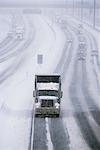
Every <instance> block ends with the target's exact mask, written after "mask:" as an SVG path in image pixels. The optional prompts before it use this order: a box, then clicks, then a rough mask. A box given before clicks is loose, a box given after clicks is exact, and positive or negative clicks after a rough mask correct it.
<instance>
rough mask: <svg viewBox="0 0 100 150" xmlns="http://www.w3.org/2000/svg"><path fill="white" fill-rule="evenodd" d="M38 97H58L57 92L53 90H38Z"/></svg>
mask: <svg viewBox="0 0 100 150" xmlns="http://www.w3.org/2000/svg"><path fill="white" fill-rule="evenodd" d="M38 96H56V97H58V91H55V90H39V91H38Z"/></svg>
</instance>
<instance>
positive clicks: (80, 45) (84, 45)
mask: <svg viewBox="0 0 100 150" xmlns="http://www.w3.org/2000/svg"><path fill="white" fill-rule="evenodd" d="M78 47H79V49H80V50H82V49H84V50H85V49H86V43H85V42H80V43H79V46H78Z"/></svg>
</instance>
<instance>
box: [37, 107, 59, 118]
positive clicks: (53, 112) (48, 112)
mask: <svg viewBox="0 0 100 150" xmlns="http://www.w3.org/2000/svg"><path fill="white" fill-rule="evenodd" d="M59 114H60V108H54V107H50V108H48V107H44V108H35V116H43V117H44V116H45V117H46V116H48V117H49V116H50V117H54V116H55V117H59Z"/></svg>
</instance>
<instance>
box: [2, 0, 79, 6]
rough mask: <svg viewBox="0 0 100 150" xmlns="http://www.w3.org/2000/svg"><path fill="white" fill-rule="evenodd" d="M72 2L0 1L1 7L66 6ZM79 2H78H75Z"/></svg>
mask: <svg viewBox="0 0 100 150" xmlns="http://www.w3.org/2000/svg"><path fill="white" fill-rule="evenodd" d="M72 1H73V0H0V7H2V6H26V5H27V6H32V5H33V6H34V5H39V6H41V5H59V4H62V5H66V4H70V3H72ZM76 1H79V0H76Z"/></svg>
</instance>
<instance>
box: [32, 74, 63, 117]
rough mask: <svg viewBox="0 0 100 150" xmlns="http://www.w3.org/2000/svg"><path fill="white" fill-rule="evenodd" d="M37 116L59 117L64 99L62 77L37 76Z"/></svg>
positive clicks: (35, 91) (35, 93) (35, 95)
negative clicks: (62, 99)
mask: <svg viewBox="0 0 100 150" xmlns="http://www.w3.org/2000/svg"><path fill="white" fill-rule="evenodd" d="M33 96H34V98H35V116H36V117H37V116H40V117H45V116H48V117H49V116H50V117H59V115H60V103H61V98H62V91H61V77H60V75H35V90H34V91H33Z"/></svg>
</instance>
